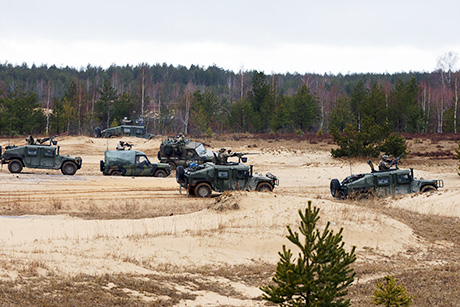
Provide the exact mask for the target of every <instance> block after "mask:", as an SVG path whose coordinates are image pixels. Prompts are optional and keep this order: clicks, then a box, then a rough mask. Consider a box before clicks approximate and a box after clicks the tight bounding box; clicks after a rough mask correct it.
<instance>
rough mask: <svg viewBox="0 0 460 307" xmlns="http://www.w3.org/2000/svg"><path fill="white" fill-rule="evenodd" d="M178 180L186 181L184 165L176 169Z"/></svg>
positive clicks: (179, 181)
mask: <svg viewBox="0 0 460 307" xmlns="http://www.w3.org/2000/svg"><path fill="white" fill-rule="evenodd" d="M176 181H177V183H184V182H185V170H184V167H182V166H178V167H177V169H176Z"/></svg>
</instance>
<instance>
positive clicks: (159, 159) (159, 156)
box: [157, 151, 161, 161]
mask: <svg viewBox="0 0 460 307" xmlns="http://www.w3.org/2000/svg"><path fill="white" fill-rule="evenodd" d="M157 157H158V161H161V151H158V154H157Z"/></svg>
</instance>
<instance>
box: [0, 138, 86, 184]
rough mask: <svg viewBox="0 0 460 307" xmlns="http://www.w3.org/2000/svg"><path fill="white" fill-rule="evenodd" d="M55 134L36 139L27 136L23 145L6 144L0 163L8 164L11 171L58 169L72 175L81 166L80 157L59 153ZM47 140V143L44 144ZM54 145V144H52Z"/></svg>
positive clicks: (0, 153)
mask: <svg viewBox="0 0 460 307" xmlns="http://www.w3.org/2000/svg"><path fill="white" fill-rule="evenodd" d="M55 137H56V136H52V137H49V138H44V139H37V140H36V141H35V140H34V139H33V137H32V136H29V137H28V138H27V139H26V141H27V145H24V146H16V145H11V146H6V147H5V151H4V152H3V154H2V149H1V146H0V157H1V163H2V164H8V170H9V171H10V172H11V173H20V172H21V171H22V169H23V168H24V167H29V168H40V169H60V170H61V172H62V173H63V174H64V175H74V174H75V173H76V171H77V170H78V169H80V168H81V165H82V159H81V157H75V158H73V157H70V156H67V155H66V156H61V155H59V151H60V146H57V147H56V145H57V141H55V140H54V138H55ZM48 141H49V144H45V143H46V142H48ZM53 145H54V146H53Z"/></svg>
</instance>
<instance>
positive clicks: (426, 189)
mask: <svg viewBox="0 0 460 307" xmlns="http://www.w3.org/2000/svg"><path fill="white" fill-rule="evenodd" d="M434 191H436V188H435V187H434V186H432V185H426V186H424V187H423V188H422V189H421V190H420V192H422V193H430V192H434Z"/></svg>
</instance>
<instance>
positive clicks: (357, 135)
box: [331, 124, 380, 158]
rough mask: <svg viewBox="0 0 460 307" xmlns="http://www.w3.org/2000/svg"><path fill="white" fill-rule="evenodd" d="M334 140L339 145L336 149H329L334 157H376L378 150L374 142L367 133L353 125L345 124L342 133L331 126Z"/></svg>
mask: <svg viewBox="0 0 460 307" xmlns="http://www.w3.org/2000/svg"><path fill="white" fill-rule="evenodd" d="M331 134H332V137H333V139H334V142H336V143H337V145H339V148H337V149H331V154H332V156H333V157H334V158H338V157H374V158H376V157H378V156H379V154H380V152H379V150H378V149H377V144H376V142H375V141H374V140H373V139H372V138H371V137H369V135H368V134H366V133H362V132H360V131H358V130H357V129H356V128H355V127H353V126H352V125H350V124H347V126H346V127H345V130H344V133H343V135H342V134H341V133H340V132H339V130H338V129H337V128H335V127H333V128H331Z"/></svg>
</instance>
